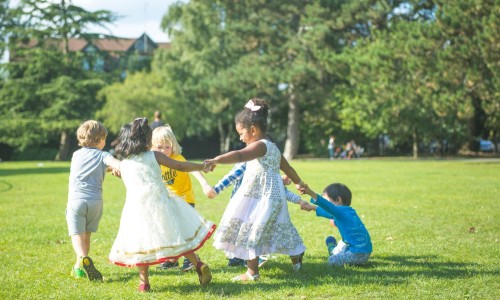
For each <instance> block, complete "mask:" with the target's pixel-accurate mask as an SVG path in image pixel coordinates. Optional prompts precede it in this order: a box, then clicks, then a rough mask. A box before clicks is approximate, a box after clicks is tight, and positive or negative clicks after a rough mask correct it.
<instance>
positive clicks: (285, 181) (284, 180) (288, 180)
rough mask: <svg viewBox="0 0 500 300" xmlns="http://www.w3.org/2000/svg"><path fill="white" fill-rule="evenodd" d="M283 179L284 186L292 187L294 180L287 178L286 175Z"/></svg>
mask: <svg viewBox="0 0 500 300" xmlns="http://www.w3.org/2000/svg"><path fill="white" fill-rule="evenodd" d="M281 179H283V184H284V185H290V184H291V183H292V180H291V179H290V178H289V177H288V176H286V175H282V176H281Z"/></svg>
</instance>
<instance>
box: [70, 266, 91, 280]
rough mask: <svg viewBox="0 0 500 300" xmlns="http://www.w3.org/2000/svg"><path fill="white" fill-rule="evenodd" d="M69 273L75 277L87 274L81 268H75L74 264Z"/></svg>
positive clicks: (83, 276)
mask: <svg viewBox="0 0 500 300" xmlns="http://www.w3.org/2000/svg"><path fill="white" fill-rule="evenodd" d="M69 275H70V276H71V277H74V278H77V279H80V278H85V277H87V274H85V271H83V269H82V268H75V266H73V268H72V269H71V273H70V274H69Z"/></svg>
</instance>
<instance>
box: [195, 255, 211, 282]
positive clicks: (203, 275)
mask: <svg viewBox="0 0 500 300" xmlns="http://www.w3.org/2000/svg"><path fill="white" fill-rule="evenodd" d="M196 272H197V273H198V279H199V280H200V284H201V286H206V285H207V284H209V283H210V281H212V273H211V272H210V269H209V268H208V265H206V264H204V263H202V262H201V261H200V262H198V264H197V265H196Z"/></svg>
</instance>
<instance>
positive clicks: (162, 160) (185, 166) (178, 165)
mask: <svg viewBox="0 0 500 300" xmlns="http://www.w3.org/2000/svg"><path fill="white" fill-rule="evenodd" d="M154 154H155V158H156V161H157V162H158V163H159V164H160V165H163V166H165V167H169V168H171V169H175V170H179V171H183V172H192V171H203V170H204V169H205V168H206V166H207V163H203V164H199V163H193V162H189V161H178V160H175V159H171V158H170V157H168V156H166V155H165V154H163V153H161V152H158V151H154Z"/></svg>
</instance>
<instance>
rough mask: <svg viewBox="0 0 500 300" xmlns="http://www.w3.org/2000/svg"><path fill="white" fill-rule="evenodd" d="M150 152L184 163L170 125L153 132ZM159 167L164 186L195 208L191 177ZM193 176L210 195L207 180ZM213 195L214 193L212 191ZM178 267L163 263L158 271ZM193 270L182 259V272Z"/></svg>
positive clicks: (210, 187)
mask: <svg viewBox="0 0 500 300" xmlns="http://www.w3.org/2000/svg"><path fill="white" fill-rule="evenodd" d="M152 150H154V151H158V152H161V153H163V154H165V155H166V156H168V157H170V158H171V159H174V160H178V161H186V159H185V158H184V156H182V154H181V153H182V147H181V146H180V145H179V143H178V142H177V138H176V137H175V134H174V132H173V131H172V128H171V127H170V125H168V124H167V125H164V126H160V127H157V128H155V129H154V130H153V137H152ZM160 167H161V176H162V178H163V183H164V184H165V186H166V187H167V188H168V189H169V190H170V191H171V192H172V193H175V194H176V195H178V196H180V197H181V198H183V199H184V200H186V202H187V203H189V204H190V205H191V206H192V207H195V202H196V201H195V196H194V191H193V186H192V184H191V177H190V176H189V173H188V172H181V171H177V170H174V169H171V168H168V167H165V166H163V165H160ZM191 174H193V176H194V177H195V178H196V179H197V180H198V182H199V183H200V184H201V187H202V189H203V192H204V193H205V194H207V193H211V191H212V190H213V188H212V186H211V185H210V184H208V182H207V180H206V179H205V177H203V175H202V174H201V172H197V171H196V172H191ZM214 193H215V191H214ZM177 266H179V263H178V262H177V261H167V262H165V263H163V264H162V265H161V266H160V267H159V268H160V269H170V268H173V267H177ZM192 268H193V264H192V263H191V262H190V261H189V260H188V259H184V263H183V265H182V268H181V269H182V271H184V272H187V271H189V270H191V269H192Z"/></svg>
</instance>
